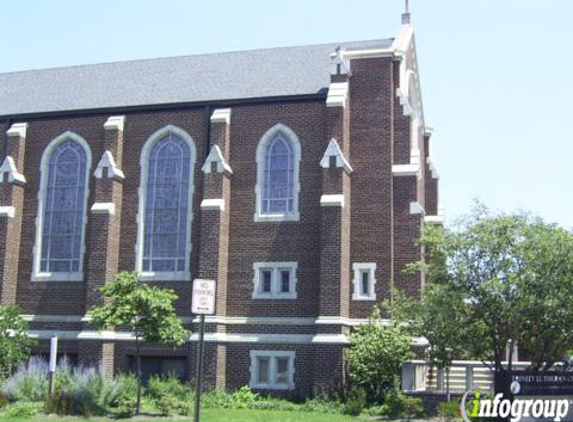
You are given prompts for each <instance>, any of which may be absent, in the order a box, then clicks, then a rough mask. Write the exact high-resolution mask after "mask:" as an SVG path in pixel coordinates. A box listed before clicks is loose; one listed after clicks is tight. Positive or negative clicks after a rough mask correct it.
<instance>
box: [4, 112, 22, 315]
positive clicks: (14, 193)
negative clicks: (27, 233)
mask: <svg viewBox="0 0 573 422" xmlns="http://www.w3.org/2000/svg"><path fill="white" fill-rule="evenodd" d="M27 129H28V124H27V123H16V124H14V125H12V127H10V129H8V131H7V132H6V134H7V136H8V142H7V146H6V156H5V157H4V161H3V163H2V166H1V167H0V303H1V304H3V305H13V304H15V303H16V288H17V283H18V261H19V257H20V237H21V231H22V212H23V202H24V185H25V183H26V178H25V177H24V175H23V174H21V173H19V170H20V171H22V170H23V168H24V153H25V141H26V132H27Z"/></svg>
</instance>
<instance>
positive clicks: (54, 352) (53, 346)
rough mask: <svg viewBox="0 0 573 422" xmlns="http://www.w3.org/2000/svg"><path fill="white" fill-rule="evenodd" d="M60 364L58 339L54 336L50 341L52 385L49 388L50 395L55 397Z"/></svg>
mask: <svg viewBox="0 0 573 422" xmlns="http://www.w3.org/2000/svg"><path fill="white" fill-rule="evenodd" d="M57 363H58V337H57V336H53V337H52V338H51V340H50V366H49V375H50V384H49V387H48V394H49V395H50V397H53V395H54V390H55V388H56V364H57Z"/></svg>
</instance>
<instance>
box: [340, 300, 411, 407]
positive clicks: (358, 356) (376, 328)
mask: <svg viewBox="0 0 573 422" xmlns="http://www.w3.org/2000/svg"><path fill="white" fill-rule="evenodd" d="M381 320H382V318H381V314H380V310H379V309H378V308H377V307H375V308H374V310H373V312H372V315H371V317H370V319H369V322H368V324H363V325H361V326H359V327H357V328H356V329H354V331H353V332H352V334H351V336H350V340H351V344H350V348H349V349H348V350H347V351H346V356H347V358H348V377H349V380H350V382H351V384H352V385H355V386H359V387H361V388H362V389H364V390H365V391H366V395H367V400H368V403H369V404H380V403H381V402H382V399H383V397H384V396H385V395H386V394H387V393H388V391H390V390H392V389H394V388H396V387H395V386H396V385H397V384H398V383H399V382H400V374H401V368H402V362H404V361H405V360H408V359H411V358H413V357H414V353H413V352H412V345H411V341H412V340H411V336H410V335H409V334H408V333H407V332H406V330H405V328H404V327H403V326H401V325H398V324H392V325H389V326H386V325H383V324H382V322H381Z"/></svg>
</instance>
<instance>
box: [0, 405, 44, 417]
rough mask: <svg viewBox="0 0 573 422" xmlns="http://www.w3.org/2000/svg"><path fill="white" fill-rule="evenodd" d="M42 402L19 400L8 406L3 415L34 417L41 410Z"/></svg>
mask: <svg viewBox="0 0 573 422" xmlns="http://www.w3.org/2000/svg"><path fill="white" fill-rule="evenodd" d="M40 408H41V404H40V403H34V402H26V401H22V402H18V403H12V404H10V405H8V406H6V408H5V410H4V412H2V416H3V417H5V418H33V417H34V416H36V415H37V414H38V412H39V411H40Z"/></svg>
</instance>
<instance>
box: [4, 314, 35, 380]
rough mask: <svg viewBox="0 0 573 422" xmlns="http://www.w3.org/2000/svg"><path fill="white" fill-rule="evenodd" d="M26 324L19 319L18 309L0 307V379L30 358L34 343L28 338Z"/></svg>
mask: <svg viewBox="0 0 573 422" xmlns="http://www.w3.org/2000/svg"><path fill="white" fill-rule="evenodd" d="M27 331H28V323H27V322H26V321H24V320H23V319H22V318H21V317H20V308H19V307H18V306H13V305H0V333H1V335H0V379H2V378H4V377H6V376H7V375H9V374H10V373H11V372H12V370H13V369H14V368H15V367H16V365H18V364H20V363H22V362H24V361H25V360H26V359H28V357H29V356H30V349H31V347H32V346H33V345H34V344H35V343H36V342H35V340H33V339H31V338H29V337H28V334H27Z"/></svg>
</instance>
